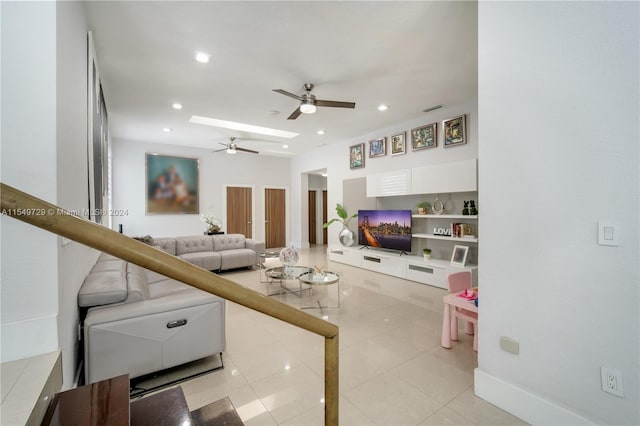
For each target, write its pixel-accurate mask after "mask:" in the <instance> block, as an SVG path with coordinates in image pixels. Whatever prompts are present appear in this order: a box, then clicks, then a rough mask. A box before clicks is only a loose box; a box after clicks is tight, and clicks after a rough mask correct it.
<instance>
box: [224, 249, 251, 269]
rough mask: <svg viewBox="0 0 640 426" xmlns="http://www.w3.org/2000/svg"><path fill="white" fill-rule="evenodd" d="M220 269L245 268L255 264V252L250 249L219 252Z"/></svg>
mask: <svg viewBox="0 0 640 426" xmlns="http://www.w3.org/2000/svg"><path fill="white" fill-rule="evenodd" d="M220 255H221V257H222V260H221V264H220V269H223V270H227V269H235V268H246V267H247V266H253V265H254V264H255V263H256V252H255V251H253V250H251V249H245V248H241V249H230V250H225V251H221V252H220Z"/></svg>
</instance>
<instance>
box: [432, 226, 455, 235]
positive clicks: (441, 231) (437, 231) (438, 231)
mask: <svg viewBox="0 0 640 426" xmlns="http://www.w3.org/2000/svg"><path fill="white" fill-rule="evenodd" d="M433 235H436V236H438V237H450V236H451V228H433Z"/></svg>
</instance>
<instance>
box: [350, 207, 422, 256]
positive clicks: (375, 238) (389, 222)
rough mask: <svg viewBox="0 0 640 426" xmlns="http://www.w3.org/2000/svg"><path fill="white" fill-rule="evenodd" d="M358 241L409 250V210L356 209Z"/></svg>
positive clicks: (372, 245) (365, 244)
mask: <svg viewBox="0 0 640 426" xmlns="http://www.w3.org/2000/svg"><path fill="white" fill-rule="evenodd" d="M358 242H359V243H360V244H362V245H364V246H368V247H375V248H381V249H389V250H401V251H406V252H410V251H411V210H358Z"/></svg>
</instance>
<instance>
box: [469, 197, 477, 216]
mask: <svg viewBox="0 0 640 426" xmlns="http://www.w3.org/2000/svg"><path fill="white" fill-rule="evenodd" d="M469 213H470V214H472V215H474V216H475V215H477V214H478V209H477V208H476V202H475V201H474V200H471V201H469Z"/></svg>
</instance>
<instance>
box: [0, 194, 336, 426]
mask: <svg viewBox="0 0 640 426" xmlns="http://www.w3.org/2000/svg"><path fill="white" fill-rule="evenodd" d="M0 195H1V199H2V204H1V209H2V214H6V215H7V216H11V217H14V218H16V219H18V220H21V221H22V222H25V223H28V224H30V225H33V226H37V227H38V228H42V229H44V230H45V231H49V232H52V233H54V234H57V235H61V236H63V237H66V238H68V239H70V240H73V241H76V242H79V243H82V244H84V245H86V246H89V247H92V248H94V249H97V250H100V251H102V252H104V253H108V254H111V255H113V256H116V257H118V258H120V259H123V260H126V261H127V262H131V263H134V264H136V265H139V266H142V267H143V268H146V269H149V270H151V271H155V272H157V273H159V274H162V275H165V276H167V277H169V278H173V279H175V280H178V281H180V282H183V283H185V284H188V285H191V286H193V287H196V288H199V289H200V290H203V291H206V292H207V293H211V294H214V295H216V296H220V297H222V298H224V299H226V300H230V301H232V302H234V303H237V304H239V305H242V306H245V307H248V308H250V309H253V310H255V311H258V312H262V313H263V314H265V315H269V316H271V317H273V318H277V319H279V320H282V321H284V322H286V323H289V324H293V325H295V326H297V327H300V328H303V329H305V330H307V331H310V332H312V333H315V334H319V335H321V336H323V337H324V338H325V340H324V361H325V362H324V400H325V403H324V404H325V413H324V414H325V415H324V423H325V425H337V424H338V396H339V393H338V326H336V325H335V324H332V323H330V322H327V321H324V320H322V319H320V318H317V317H314V316H313V315H310V314H308V313H306V312H303V311H301V310H299V309H296V308H294V307H292V306H289V305H286V304H284V303H281V302H278V301H276V300H273V299H270V298H268V297H267V296H264V295H262V294H260V293H258V292H256V291H254V290H251V289H249V288H246V287H243V286H241V285H239V284H237V283H234V282H232V281H230V280H228V279H226V278H223V277H221V276H219V275H216V274H213V273H211V272H209V271H207V270H206V269H203V268H201V267H199V266H196V265H193V264H191V263H189V262H187V261H184V260H182V259H180V258H178V257H176V256H172V255H170V254H168V253H165V252H164V251H162V250H158V249H156V248H153V247H151V246H149V245H147V244H144V243H142V242H140V241H136V240H134V239H132V238H129V237H127V236H125V235H122V234H119V233H117V232H115V231H112V230H111V229H109V228H106V227H104V226H102V225H98V224H97V223H93V222H90V221H88V220H86V219H83V218H80V217H77V216H74V215H73V214H71V213H70V212H69V211H67V210H65V209H63V208H61V207H58V206H56V205H54V204H51V203H48V202H46V201H44V200H41V199H39V198H37V197H34V196H32V195H30V194H27V193H25V192H22V191H20V190H18V189H16V188H14V187H12V186H9V185H6V184H4V183H2V182H0Z"/></svg>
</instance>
